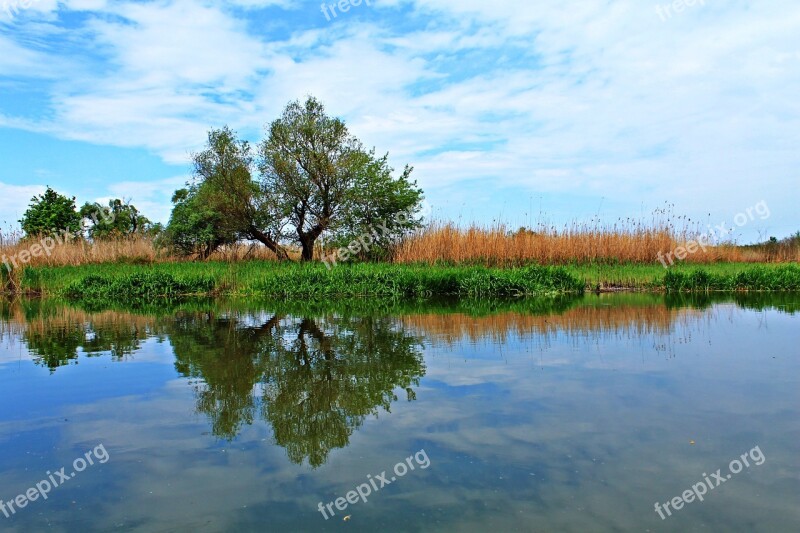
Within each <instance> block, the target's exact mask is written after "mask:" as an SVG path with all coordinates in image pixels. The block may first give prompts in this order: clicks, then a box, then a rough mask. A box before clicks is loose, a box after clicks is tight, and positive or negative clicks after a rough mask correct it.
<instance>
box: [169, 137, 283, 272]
mask: <svg viewBox="0 0 800 533" xmlns="http://www.w3.org/2000/svg"><path fill="white" fill-rule="evenodd" d="M192 162H193V165H194V181H193V182H192V183H191V184H189V185H188V187H187V188H186V189H181V190H179V191H176V193H175V196H174V197H173V203H174V204H175V208H174V209H173V212H172V217H171V218H170V223H169V226H168V227H167V232H166V233H167V240H168V241H169V242H170V243H171V244H172V245H173V246H174V247H175V248H176V249H178V250H179V251H181V252H183V253H185V254H187V255H189V254H197V255H198V256H199V257H201V258H205V257H208V256H209V255H210V254H211V253H212V252H213V251H214V250H216V249H217V248H218V247H220V246H222V245H225V244H231V243H234V242H237V241H239V240H241V239H247V240H253V241H258V242H260V243H262V244H264V245H265V246H266V247H267V248H269V249H270V250H272V251H273V252H274V253H275V254H276V255H277V256H278V258H279V259H287V258H288V255H287V253H286V251H285V250H284V248H283V247H282V246H281V245H280V242H279V240H280V234H281V231H280V228H281V224H282V223H283V221H285V219H286V217H285V216H282V215H281V214H280V213H279V212H278V211H277V210H276V205H275V204H270V203H268V202H267V201H266V200H267V198H266V196H265V195H264V194H263V192H262V191H261V189H260V186H259V184H258V183H257V182H256V181H254V180H253V177H252V169H253V156H252V153H251V148H250V145H249V143H248V142H247V141H243V140H239V139H238V138H237V136H236V134H235V133H234V132H233V131H231V130H230V129H229V128H228V127H227V126H226V127H223V128H222V129H212V130H211V131H209V133H208V140H207V143H206V146H205V148H204V149H203V150H202V151H201V152H198V153H196V154H193V155H192Z"/></svg>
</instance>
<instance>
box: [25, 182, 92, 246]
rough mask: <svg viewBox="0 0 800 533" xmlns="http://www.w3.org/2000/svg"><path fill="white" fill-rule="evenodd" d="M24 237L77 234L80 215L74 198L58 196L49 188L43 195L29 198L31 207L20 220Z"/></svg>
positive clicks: (79, 226) (79, 227) (79, 225)
mask: <svg viewBox="0 0 800 533" xmlns="http://www.w3.org/2000/svg"><path fill="white" fill-rule="evenodd" d="M19 223H20V224H21V225H22V231H24V232H25V235H26V236H38V235H52V234H54V233H59V232H62V233H63V232H65V231H67V232H70V233H78V232H79V231H80V229H81V215H80V214H79V213H78V211H76V209H75V197H74V196H73V197H72V198H70V197H68V196H64V195H63V194H59V193H57V192H56V191H54V190H53V189H51V188H50V187H49V186H48V187H47V190H46V191H45V193H44V194H41V195H39V196H34V197H33V198H31V205H30V206H29V207H28V210H27V211H25V214H24V215H23V216H22V218H21V219H20V221H19Z"/></svg>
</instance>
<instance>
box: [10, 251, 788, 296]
mask: <svg viewBox="0 0 800 533" xmlns="http://www.w3.org/2000/svg"><path fill="white" fill-rule="evenodd" d="M19 284H20V286H19V292H20V293H24V294H30V295H47V296H64V297H67V298H70V299H74V300H108V299H111V300H114V299H116V300H122V301H127V300H137V299H138V300H147V299H155V298H179V297H182V296H190V295H191V296H268V297H277V298H289V299H291V298H304V299H309V298H310V299H331V298H336V297H342V296H347V297H359V296H377V297H386V298H418V297H433V296H459V297H516V296H526V295H534V294H536V295H540V294H565V293H574V294H580V293H583V292H585V291H593V292H604V291H615V290H646V291H654V292H683V291H701V292H705V291H708V292H711V291H797V290H800V266H799V265H794V264H790V265H781V264H768V265H750V264H745V263H723V264H715V265H706V266H703V267H696V266H690V265H681V266H677V267H673V268H672V269H670V270H665V269H664V268H663V267H661V266H660V265H656V266H653V265H636V264H626V265H605V264H594V265H592V264H589V265H578V264H573V265H566V266H559V267H541V266H533V265H532V266H526V267H518V268H488V267H482V266H436V267H430V266H427V265H390V264H369V263H367V264H357V263H356V264H344V265H340V266H337V267H335V268H333V269H330V270H329V269H327V268H325V267H324V266H322V265H320V264H317V263H313V264H303V263H278V262H262V261H246V262H239V263H226V262H203V263H197V262H194V263H180V262H176V263H155V264H152V265H136V264H113V263H107V264H101V265H84V266H77V267H72V266H65V267H33V268H28V269H26V270H25V271H24V275H23V276H22V278H21V279H20V281H19Z"/></svg>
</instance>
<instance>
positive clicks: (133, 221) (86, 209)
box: [80, 199, 153, 239]
mask: <svg viewBox="0 0 800 533" xmlns="http://www.w3.org/2000/svg"><path fill="white" fill-rule="evenodd" d="M80 215H81V217H82V218H83V219H84V220H86V221H88V223H89V227H88V233H89V237H91V238H92V239H108V238H116V237H130V236H132V235H137V234H139V235H141V234H144V233H146V232H148V231H150V229H151V228H152V227H153V225H152V223H151V222H150V220H148V219H147V217H145V216H143V215H142V214H141V213H139V210H138V209H136V207H135V206H134V205H132V204H131V203H130V202H124V201H122V200H120V199H114V200H109V201H108V207H104V206H102V205H100V204H99V203H89V202H86V203H85V204H83V207H81V210H80Z"/></svg>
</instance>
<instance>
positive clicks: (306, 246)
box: [300, 237, 316, 261]
mask: <svg viewBox="0 0 800 533" xmlns="http://www.w3.org/2000/svg"><path fill="white" fill-rule="evenodd" d="M315 240H316V239H314V238H312V237H305V238H302V239H301V240H300V244H302V245H303V255H302V256H301V258H302V260H303V261H313V260H314V241H315Z"/></svg>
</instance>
